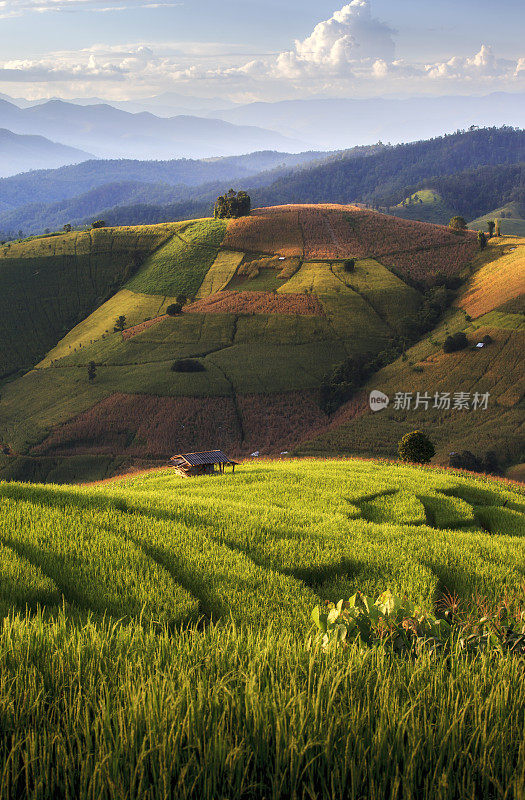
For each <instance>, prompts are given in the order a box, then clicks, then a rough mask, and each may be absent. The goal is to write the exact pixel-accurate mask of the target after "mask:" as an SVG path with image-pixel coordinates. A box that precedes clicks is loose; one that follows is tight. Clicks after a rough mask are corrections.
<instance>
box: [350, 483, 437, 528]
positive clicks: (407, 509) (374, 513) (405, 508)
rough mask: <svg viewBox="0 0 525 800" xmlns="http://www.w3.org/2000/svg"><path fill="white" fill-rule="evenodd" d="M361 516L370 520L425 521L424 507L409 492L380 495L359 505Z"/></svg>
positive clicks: (405, 522) (421, 522)
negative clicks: (361, 511)
mask: <svg viewBox="0 0 525 800" xmlns="http://www.w3.org/2000/svg"><path fill="white" fill-rule="evenodd" d="M361 508H362V510H363V516H364V517H365V519H368V520H370V521H371V522H398V523H404V524H406V525H422V524H423V523H425V522H426V521H427V516H426V512H425V507H424V506H423V504H422V502H421V501H420V500H419V499H418V498H417V497H415V496H414V495H413V494H412V493H411V492H403V491H401V492H395V493H393V494H385V495H382V496H380V497H378V498H376V499H375V500H371V501H369V502H364V503H363V504H362V505H361Z"/></svg>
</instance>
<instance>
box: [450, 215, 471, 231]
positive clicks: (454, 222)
mask: <svg viewBox="0 0 525 800" xmlns="http://www.w3.org/2000/svg"><path fill="white" fill-rule="evenodd" d="M448 227H449V228H451V229H452V230H453V231H465V230H466V229H467V223H466V221H465V218H464V217H459V216H458V217H452V219H451V220H450V222H449V223H448Z"/></svg>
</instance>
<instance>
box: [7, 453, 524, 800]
mask: <svg viewBox="0 0 525 800" xmlns="http://www.w3.org/2000/svg"><path fill="white" fill-rule="evenodd" d="M524 534H525V497H524V495H523V491H522V490H520V489H519V488H518V486H517V485H516V484H514V485H511V484H505V483H503V482H498V481H495V480H488V479H484V480H481V479H473V478H468V477H465V476H460V475H457V474H454V473H453V472H450V471H443V470H436V469H423V468H415V467H400V466H392V465H387V464H384V463H379V462H365V461H358V460H352V461H349V460H346V461H345V460H338V461H315V460H303V461H300V460H298V461H293V462H280V463H279V462H276V461H268V462H259V463H256V464H245V465H242V466H241V468H240V470H239V471H238V472H237V471H236V473H235V475H233V476H232V475H228V476H220V477H214V478H209V477H204V478H195V479H192V480H185V479H184V478H181V477H178V476H177V475H176V474H175V473H174V472H173V471H172V470H166V469H164V470H157V471H153V472H149V473H147V474H144V475H142V476H138V477H135V478H127V479H125V480H124V479H120V480H115V481H112V482H108V483H104V484H101V485H95V486H83V487H79V486H60V487H57V486H52V485H28V484H17V483H13V482H11V483H0V611H1V613H2V615H5V619H4V622H3V626H2V627H0V704H1V707H2V709H3V710H2V725H1V726H0V771H1V775H2V779H1V780H0V798H1V800H8V798H9V800H15V799H16V800H18V798H20V800H21V799H22V798H26V797H31V798H34V800H48V799H49V800H51V798H66V797H67V798H75V799H76V800H84V799H85V800H87V798H91V797H99V798H102V799H103V800H106V799H107V800H109V798H111V797H114V796H115V794H118V795H119V796H122V797H141V798H142V797H145V798H159V800H160V798H162V799H163V800H164V799H166V800H167V798H169V797H173V796H177V797H185V798H197V797H199V798H204V799H205V800H214V799H215V798H217V797H228V798H240V799H241V800H244V798H246V800H248V798H253V799H254V798H270V797H275V798H282V797H297V798H301V799H302V798H304V800H306V798H311V797H316V798H323V800H324V798H326V799H327V800H328V798H333V797H344V798H348V799H349V800H358V798H362V797H376V798H378V799H379V798H380V799H381V800H382V799H383V798H384V800H386V798H391V797H401V796H403V797H414V798H416V797H417V798H420V799H421V800H435V798H439V800H455V799H456V798H458V797H466V798H472V800H478V799H481V798H494V799H495V800H500V799H501V800H503V798H512V800H520V798H522V797H523V796H524V792H525V783H524V775H525V772H524V769H525V762H524V753H523V726H524V723H525V720H524V708H525V695H524V684H523V671H522V660H521V659H520V657H519V656H517V655H513V654H512V653H509V652H507V651H506V652H501V653H500V652H499V651H497V650H496V651H494V652H484V651H480V652H478V653H474V654H473V655H472V656H465V655H440V654H437V655H432V652H431V650H429V651H428V652H423V653H421V654H420V655H419V656H418V657H417V658H407V657H406V656H403V655H396V654H393V653H392V652H389V651H388V650H387V649H383V648H381V647H375V648H372V649H368V648H366V647H359V646H357V645H356V646H352V647H350V648H347V649H346V650H342V651H341V652H339V653H338V654H337V653H336V654H333V653H323V652H322V651H321V650H320V649H318V648H315V647H314V648H313V649H308V646H307V640H308V637H309V634H310V632H311V630H312V625H311V621H310V614H311V611H312V609H313V608H314V606H316V605H318V604H319V603H323V602H324V601H334V602H337V601H338V600H339V599H341V598H345V599H346V598H348V597H350V596H351V595H353V594H354V593H355V592H356V591H361V592H364V593H366V594H367V595H371V596H372V597H376V596H377V595H378V594H380V593H381V592H383V591H384V590H385V589H390V590H391V591H393V592H396V593H398V594H400V595H402V596H405V597H406V598H407V599H410V600H411V601H413V602H416V603H418V604H420V605H421V607H422V608H424V609H427V610H428V611H435V612H437V613H440V611H439V610H440V609H441V610H442V611H443V609H444V607H445V606H444V605H443V603H444V601H445V598H446V597H447V596H448V595H449V594H450V595H454V596H455V597H456V600H457V601H458V602H459V603H460V607H461V608H465V609H472V608H474V609H476V608H478V611H477V612H476V613H478V616H479V615H480V614H483V615H485V614H489V615H490V614H491V613H492V612H493V611H494V609H496V608H498V607H499V608H501V607H502V602H503V601H504V602H505V603H506V604H507V607H508V608H509V610H511V612H512V614H514V613H518V612H517V611H516V610H517V609H518V610H519V609H520V608H522V607H523V606H522V603H523V575H524V569H525V549H524V542H525V538H524ZM476 598H477V600H476ZM476 603H477V604H478V605H476ZM401 786H402V787H403V788H402V793H401V788H400V787H401ZM396 787H398V788H396ZM396 793H397V794H396Z"/></svg>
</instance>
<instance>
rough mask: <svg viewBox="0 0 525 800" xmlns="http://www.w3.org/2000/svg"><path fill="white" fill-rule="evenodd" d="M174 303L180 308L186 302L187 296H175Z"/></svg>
mask: <svg viewBox="0 0 525 800" xmlns="http://www.w3.org/2000/svg"><path fill="white" fill-rule="evenodd" d="M176 301H177V303H178V304H179V305H180V306H185V305H186V303H187V302H188V297H187V295H185V294H182V293H181V294H178V295H177V298H176Z"/></svg>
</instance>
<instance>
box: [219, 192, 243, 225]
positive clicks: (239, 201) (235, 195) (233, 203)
mask: <svg viewBox="0 0 525 800" xmlns="http://www.w3.org/2000/svg"><path fill="white" fill-rule="evenodd" d="M251 210H252V201H251V199H250V196H249V195H248V194H247V193H246V192H243V191H241V192H236V191H235V190H234V189H230V190H229V191H228V192H226V194H223V195H221V196H220V197H218V198H217V201H216V203H215V210H214V213H215V219H230V218H233V219H238V218H239V217H247V216H248V214H249V213H250V211H251Z"/></svg>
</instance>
